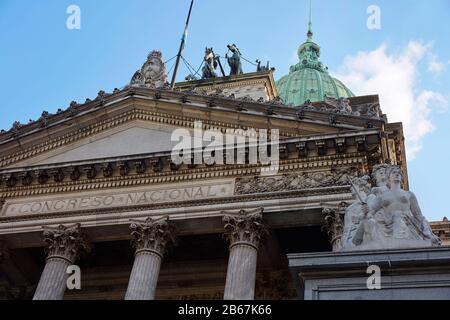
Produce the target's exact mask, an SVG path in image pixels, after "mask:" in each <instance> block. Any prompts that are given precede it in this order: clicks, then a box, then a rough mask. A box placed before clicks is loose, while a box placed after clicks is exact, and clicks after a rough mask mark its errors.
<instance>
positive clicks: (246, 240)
mask: <svg viewBox="0 0 450 320" xmlns="http://www.w3.org/2000/svg"><path fill="white" fill-rule="evenodd" d="M263 210H264V209H263V208H259V209H256V210H254V211H245V210H241V211H239V213H238V214H232V213H231V214H230V213H226V212H224V214H225V215H224V217H223V222H224V223H225V230H226V231H227V233H226V234H225V235H226V238H227V240H228V241H229V242H230V245H231V247H233V246H235V245H239V244H246V245H250V246H252V247H254V248H256V249H258V247H259V245H260V243H261V240H262V239H263V237H264V236H265V235H266V234H267V233H268V232H267V228H266V227H265V225H264V222H263V215H262V213H263Z"/></svg>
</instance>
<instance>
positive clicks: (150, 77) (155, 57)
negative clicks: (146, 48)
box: [130, 50, 168, 89]
mask: <svg viewBox="0 0 450 320" xmlns="http://www.w3.org/2000/svg"><path fill="white" fill-rule="evenodd" d="M167 85H168V81H167V72H166V66H165V64H164V62H163V60H162V53H161V51H159V50H153V51H152V52H150V53H149V55H148V56H147V61H146V62H145V63H144V65H143V66H142V68H141V69H140V70H138V71H136V73H135V74H134V76H133V78H132V79H131V82H130V86H132V87H147V88H156V89H160V88H163V87H165V86H167Z"/></svg>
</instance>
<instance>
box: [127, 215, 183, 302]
mask: <svg viewBox="0 0 450 320" xmlns="http://www.w3.org/2000/svg"><path fill="white" fill-rule="evenodd" d="M130 229H131V236H132V238H133V239H132V244H133V246H134V247H135V248H136V256H135V259H134V264H133V270H132V272H131V276H130V281H129V284H128V289H127V293H126V296H125V300H154V298H155V291H156V285H157V283H158V276H159V271H160V268H161V261H162V258H163V256H164V253H165V251H166V249H167V246H169V245H172V244H174V243H175V236H174V229H173V227H172V226H171V225H170V223H169V221H168V218H167V217H165V218H162V219H159V220H153V219H151V218H148V219H147V220H146V221H133V222H132V224H131V226H130Z"/></svg>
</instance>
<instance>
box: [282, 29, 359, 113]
mask: <svg viewBox="0 0 450 320" xmlns="http://www.w3.org/2000/svg"><path fill="white" fill-rule="evenodd" d="M312 36H313V33H312V31H311V22H310V23H309V30H308V39H307V40H306V42H305V43H303V44H302V45H301V46H300V47H299V48H298V58H299V63H297V64H296V65H293V66H292V67H291V69H290V72H289V74H288V75H287V76H284V77H283V78H281V79H280V80H279V81H277V84H276V85H277V89H278V93H279V95H280V97H281V98H282V99H283V101H284V103H285V104H287V105H290V104H292V105H295V106H299V105H302V104H304V103H305V102H306V101H308V100H309V101H311V102H317V101H324V100H325V96H327V97H333V98H336V99H339V98H350V97H354V96H355V95H354V94H353V93H352V92H351V91H350V90H349V89H348V88H347V87H346V86H345V85H344V84H343V83H342V82H341V81H339V80H337V79H335V78H333V77H331V76H330V75H329V73H328V68H327V67H325V66H324V65H323V64H322V62H320V47H319V46H318V45H317V44H316V43H314V42H313V41H312Z"/></svg>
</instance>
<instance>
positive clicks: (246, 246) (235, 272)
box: [223, 209, 266, 300]
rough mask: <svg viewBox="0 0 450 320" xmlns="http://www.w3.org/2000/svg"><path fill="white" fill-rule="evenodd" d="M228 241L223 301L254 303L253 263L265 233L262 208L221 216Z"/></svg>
mask: <svg viewBox="0 0 450 320" xmlns="http://www.w3.org/2000/svg"><path fill="white" fill-rule="evenodd" d="M223 220H224V222H225V223H226V224H225V229H226V230H227V231H228V234H227V236H228V240H229V241H230V258H229V261H228V270H227V280H226V285H225V294H224V299H225V300H253V299H254V296H255V282H256V263H257V260H258V247H259V244H260V240H261V237H262V236H263V235H264V233H265V232H266V229H265V227H264V224H263V222H262V209H258V210H256V211H252V212H246V211H244V210H242V211H241V212H240V213H239V214H237V215H232V214H227V215H225V216H224V219H223Z"/></svg>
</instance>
